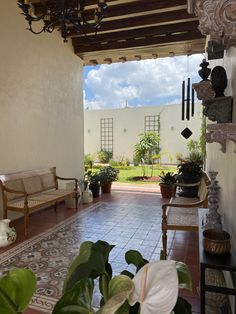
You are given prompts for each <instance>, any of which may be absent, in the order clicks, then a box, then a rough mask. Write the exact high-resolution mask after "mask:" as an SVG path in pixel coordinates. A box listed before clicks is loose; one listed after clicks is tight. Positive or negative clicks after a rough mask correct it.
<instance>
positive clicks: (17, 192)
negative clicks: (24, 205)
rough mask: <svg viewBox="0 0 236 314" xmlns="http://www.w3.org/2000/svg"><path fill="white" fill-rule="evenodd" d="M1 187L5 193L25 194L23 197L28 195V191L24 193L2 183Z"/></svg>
mask: <svg viewBox="0 0 236 314" xmlns="http://www.w3.org/2000/svg"><path fill="white" fill-rule="evenodd" d="M2 189H3V190H4V191H6V192H7V193H13V194H21V195H22V196H25V197H27V196H28V193H26V192H25V191H18V190H13V189H10V188H7V187H6V186H4V185H2Z"/></svg>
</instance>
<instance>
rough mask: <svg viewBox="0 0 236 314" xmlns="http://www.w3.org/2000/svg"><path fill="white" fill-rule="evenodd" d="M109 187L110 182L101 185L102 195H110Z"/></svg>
mask: <svg viewBox="0 0 236 314" xmlns="http://www.w3.org/2000/svg"><path fill="white" fill-rule="evenodd" d="M111 185H112V181H111V182H104V183H101V189H102V193H111Z"/></svg>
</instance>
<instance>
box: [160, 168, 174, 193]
mask: <svg viewBox="0 0 236 314" xmlns="http://www.w3.org/2000/svg"><path fill="white" fill-rule="evenodd" d="M175 182H176V174H174V173H173V172H167V173H164V172H162V175H160V189H161V195H162V197H163V198H171V195H172V191H173V189H175V185H174V183H175Z"/></svg>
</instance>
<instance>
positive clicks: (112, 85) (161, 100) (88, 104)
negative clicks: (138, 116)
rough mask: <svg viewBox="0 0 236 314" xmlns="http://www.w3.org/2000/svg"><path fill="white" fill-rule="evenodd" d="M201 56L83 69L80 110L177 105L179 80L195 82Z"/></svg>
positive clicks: (178, 101)
mask: <svg viewBox="0 0 236 314" xmlns="http://www.w3.org/2000/svg"><path fill="white" fill-rule="evenodd" d="M203 58H204V56H203V54H195V55H192V56H189V57H187V56H179V57H167V58H158V59H150V60H141V61H132V62H126V63H113V64H104V65H98V66H86V67H84V107H85V108H89V109H110V108H123V107H125V105H126V101H127V103H128V106H130V107H137V106H158V105H165V104H174V103H175V104H179V103H180V102H181V85H182V81H183V79H186V78H187V77H190V78H191V81H192V83H196V82H199V81H200V80H201V78H200V77H199V75H198V70H199V64H200V63H201V62H202V59H203Z"/></svg>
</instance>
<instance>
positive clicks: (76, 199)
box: [75, 193, 79, 211]
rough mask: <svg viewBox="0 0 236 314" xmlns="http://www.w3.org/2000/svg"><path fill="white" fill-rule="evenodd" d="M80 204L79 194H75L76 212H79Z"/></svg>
mask: <svg viewBox="0 0 236 314" xmlns="http://www.w3.org/2000/svg"><path fill="white" fill-rule="evenodd" d="M78 202H79V197H78V193H76V194H75V208H76V211H77V210H78Z"/></svg>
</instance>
